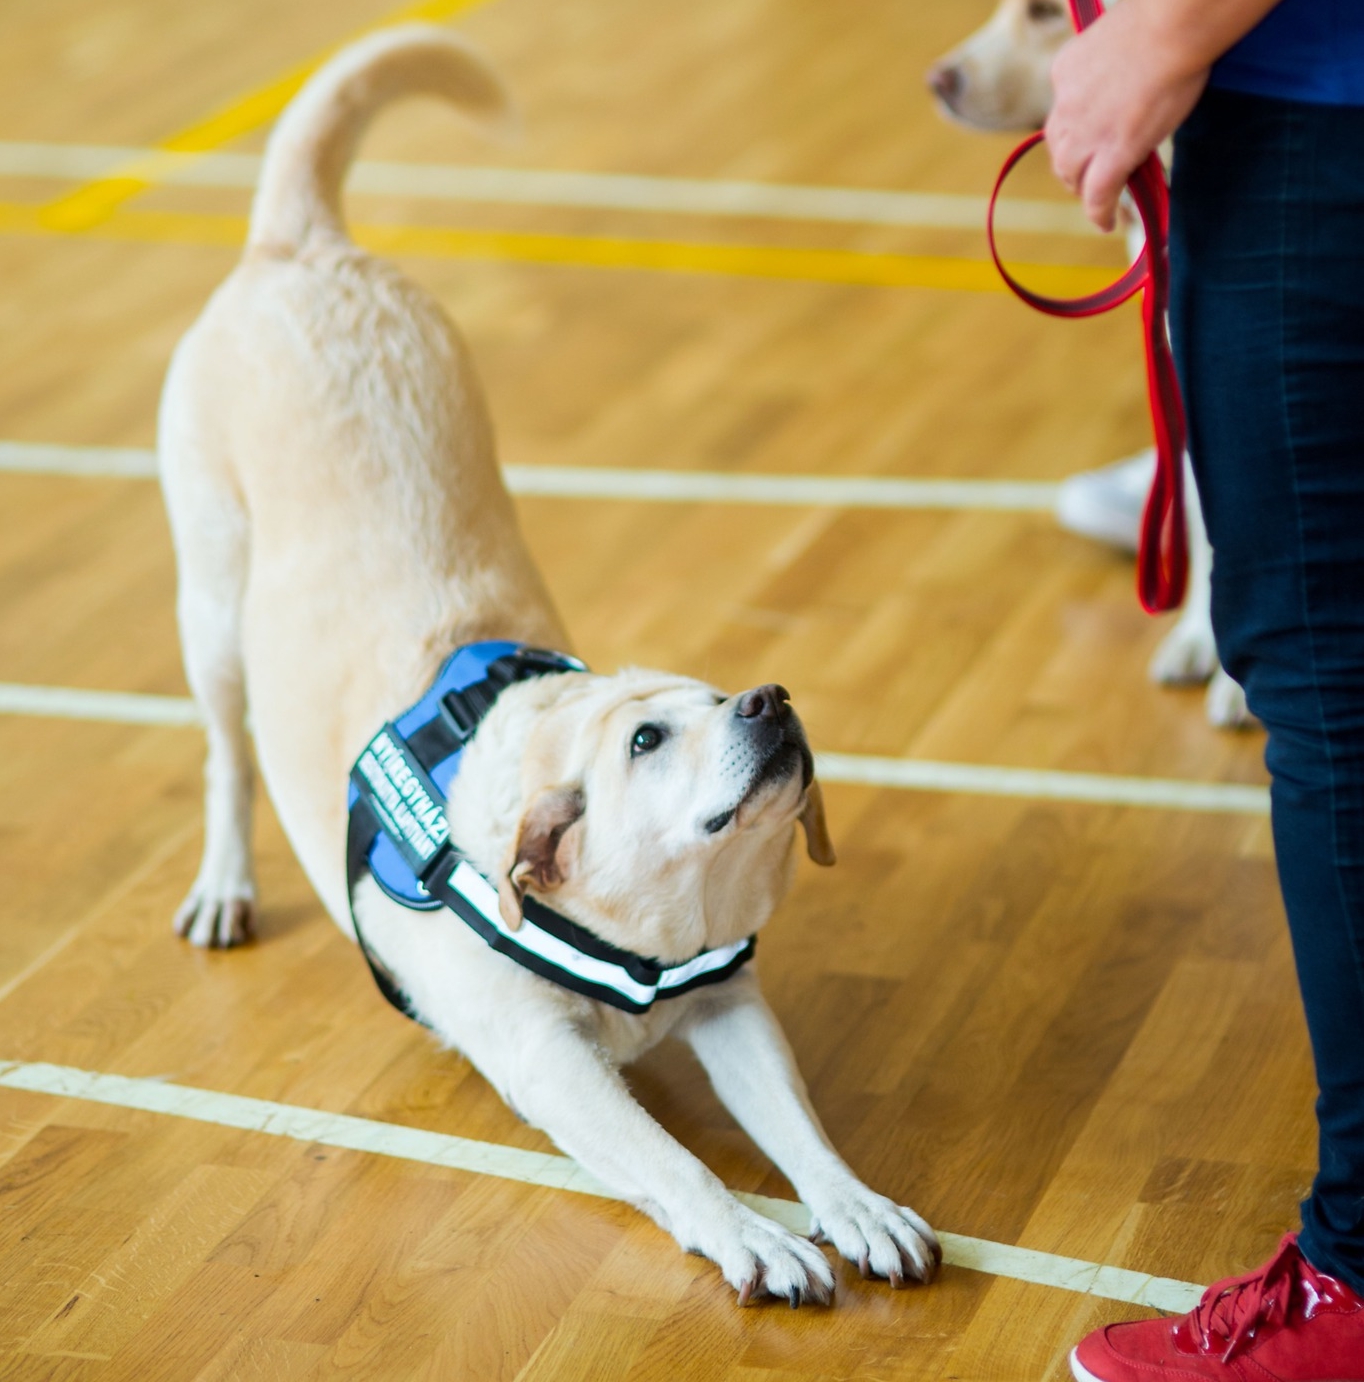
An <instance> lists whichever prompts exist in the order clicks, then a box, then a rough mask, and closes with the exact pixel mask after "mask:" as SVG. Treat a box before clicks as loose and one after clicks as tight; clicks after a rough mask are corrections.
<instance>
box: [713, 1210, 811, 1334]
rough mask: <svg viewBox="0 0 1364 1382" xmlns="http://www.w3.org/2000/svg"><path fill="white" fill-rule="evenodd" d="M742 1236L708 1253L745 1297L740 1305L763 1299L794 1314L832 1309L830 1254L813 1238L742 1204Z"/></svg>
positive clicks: (736, 1236) (740, 1226) (739, 1230)
mask: <svg viewBox="0 0 1364 1382" xmlns="http://www.w3.org/2000/svg"><path fill="white" fill-rule="evenodd" d="M735 1207H736V1208H737V1209H738V1210H739V1222H738V1225H737V1230H738V1231H737V1233H736V1234H735V1235H734V1236H733V1238H732V1240H731V1241H730V1242H728V1243H726V1244H725V1245H724V1246H723V1247H721V1248H720V1249H719V1250H718V1251H716V1252H713V1253H707V1256H710V1257H713V1258H714V1260H715V1261H716V1262H717V1263H718V1264H719V1267H720V1270H721V1271H722V1272H723V1273H724V1274H725V1280H726V1281H728V1282H729V1284H730V1285H731V1286H733V1287H734V1289H735V1290H736V1291H738V1293H739V1304H740V1305H747V1304H748V1303H749V1301H750V1300H753V1299H755V1298H757V1297H760V1296H764V1295H766V1296H773V1297H775V1298H776V1299H778V1300H784V1301H786V1302H788V1304H789V1305H790V1306H791V1309H792V1310H795V1309H796V1308H797V1307H798V1306H800V1305H805V1304H809V1303H811V1302H813V1303H814V1304H816V1305H832V1304H833V1299H834V1274H833V1272H832V1270H831V1269H830V1267H829V1263H828V1261H827V1259H826V1258H825V1256H824V1254H823V1253H822V1252H820V1250H819V1249H818V1248H817V1247H815V1245H814V1244H813V1243H811V1242H809V1241H808V1240H807V1239H804V1238H798V1237H796V1235H795V1234H794V1233H791V1232H789V1231H788V1230H786V1229H784V1228H782V1226H781V1225H780V1224H775V1223H773V1222H772V1220H771V1219H765V1218H764V1217H763V1216H762V1215H761V1214H757V1213H755V1212H754V1211H753V1210H751V1209H747V1208H745V1207H744V1206H742V1205H736V1206H735Z"/></svg>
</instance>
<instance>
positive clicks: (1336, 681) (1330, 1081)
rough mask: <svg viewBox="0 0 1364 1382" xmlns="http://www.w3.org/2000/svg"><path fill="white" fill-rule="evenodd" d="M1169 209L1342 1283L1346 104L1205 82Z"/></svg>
mask: <svg viewBox="0 0 1364 1382" xmlns="http://www.w3.org/2000/svg"><path fill="white" fill-rule="evenodd" d="M1173 208H1174V209H1173V216H1172V222H1173V223H1172V229H1171V260H1172V269H1173V293H1172V307H1171V327H1172V334H1173V338H1174V346H1175V354H1176V358H1177V360H1178V362H1179V368H1180V374H1181V378H1182V381H1183V387H1184V392H1185V395H1186V399H1187V402H1188V409H1189V421H1190V450H1191V452H1192V456H1193V461H1194V467H1195V470H1196V471H1197V475H1198V486H1199V492H1200V494H1201V496H1202V499H1203V506H1204V511H1205V514H1206V516H1207V523H1208V532H1209V535H1210V536H1211V539H1212V545H1213V551H1214V553H1215V558H1214V569H1213V625H1214V628H1215V630H1216V634H1217V642H1218V648H1219V651H1220V653H1221V657H1222V661H1223V663H1224V665H1225V666H1226V667H1227V670H1228V671H1229V672H1230V673H1231V674H1232V676H1233V677H1235V678H1236V679H1237V680H1238V681H1239V682H1240V683H1241V684H1242V686H1243V687H1244V688H1245V690H1246V693H1247V697H1248V700H1249V703H1250V708H1251V709H1252V710H1253V711H1254V713H1255V714H1256V715H1257V716H1258V717H1259V718H1260V720H1261V721H1262V722H1263V723H1264V725H1265V727H1266V729H1267V730H1268V731H1269V745H1268V749H1267V751H1266V762H1267V764H1268V766H1269V769H1270V772H1271V775H1272V778H1273V787H1272V800H1273V821H1274V841H1275V848H1276V853H1277V856H1278V866H1279V876H1280V881H1281V885H1282V888H1283V894H1284V902H1285V905H1286V908H1287V912H1288V920H1289V926H1290V929H1291V931H1292V936H1293V946H1294V952H1295V955H1296V957H1297V964H1298V975H1299V980H1300V982H1301V985H1302V993H1303V1001H1304V1004H1305V1007H1306V1011H1307V1022H1308V1028H1309V1030H1310V1032H1311V1038H1312V1047H1313V1052H1314V1055H1315V1057H1316V1065H1317V1080H1318V1085H1319V1088H1320V1091H1321V1093H1320V1098H1319V1101H1318V1105H1317V1113H1318V1119H1319V1122H1320V1170H1319V1173H1318V1176H1317V1179H1316V1182H1315V1184H1314V1186H1313V1189H1312V1193H1311V1196H1310V1197H1309V1198H1308V1199H1307V1200H1306V1201H1305V1202H1304V1204H1303V1206H1302V1210H1303V1228H1302V1233H1301V1235H1300V1238H1299V1244H1300V1247H1301V1249H1302V1252H1303V1254H1304V1256H1306V1258H1307V1259H1308V1261H1309V1262H1311V1263H1312V1264H1313V1265H1314V1266H1316V1267H1317V1268H1319V1269H1320V1270H1322V1271H1325V1272H1328V1273H1330V1274H1331V1275H1333V1276H1336V1277H1339V1278H1340V1279H1341V1280H1343V1281H1345V1282H1347V1283H1348V1284H1349V1285H1351V1286H1353V1287H1354V1288H1355V1289H1356V1290H1358V1291H1361V1292H1364V108H1358V107H1353V108H1350V107H1346V108H1341V107H1331V106H1313V105H1306V104H1298V103H1292V102H1284V101H1274V100H1267V99H1264V98H1260V97H1253V96H1243V95H1239V94H1236V93H1231V92H1220V91H1212V92H1209V93H1208V94H1207V95H1206V96H1205V97H1204V99H1203V101H1202V103H1201V104H1200V106H1199V107H1198V108H1197V109H1196V110H1195V112H1194V114H1193V115H1192V117H1191V118H1190V119H1189V121H1188V122H1187V124H1186V125H1185V126H1184V127H1183V129H1181V130H1180V132H1179V135H1178V136H1177V138H1176V142H1175V161H1174V175H1173ZM1242 1097H1244V1098H1247V1099H1253V1098H1254V1091H1253V1090H1246V1091H1244V1094H1243V1096H1242Z"/></svg>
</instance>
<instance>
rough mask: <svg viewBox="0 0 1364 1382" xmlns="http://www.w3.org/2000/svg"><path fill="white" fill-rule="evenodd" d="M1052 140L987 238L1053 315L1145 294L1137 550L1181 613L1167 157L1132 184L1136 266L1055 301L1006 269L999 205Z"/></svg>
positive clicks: (1152, 606) (1094, 0)
mask: <svg viewBox="0 0 1364 1382" xmlns="http://www.w3.org/2000/svg"><path fill="white" fill-rule="evenodd" d="M1101 14H1103V3H1102V0H1070V16H1071V19H1072V21H1073V22H1074V24H1075V29H1076V32H1077V33H1078V32H1080V31H1081V30H1083V29H1086V28H1088V27H1089V25H1091V24H1092V23H1093V22H1094V21H1095V20H1096V19H1098V18H1099V16H1100V15H1101ZM1045 138H1046V136H1045V135H1044V134H1043V133H1042V132H1041V131H1040V130H1039V131H1038V132H1037V133H1036V134H1030V135H1029V136H1028V137H1027V138H1026V139H1025V140H1024V141H1023V142H1022V143H1021V144H1020V145H1019V146H1018V147H1017V148H1016V149H1015V150H1014V151H1013V152H1012V153H1011V154H1010V155H1009V157H1008V158H1007V159H1006V160H1005V162H1004V166H1003V167H1002V168H1001V169H1000V170H999V176H998V178H996V179H995V186H994V190H993V191H992V192H991V193H990V205H989V210H988V211H987V213H986V218H985V234H986V237H987V238H988V240H989V242H990V257H991V258H992V259H993V260H994V261H995V267H996V268H997V269H998V270H999V273H1000V277H1001V278H1003V280H1004V282H1005V284H1006V285H1007V286H1008V288H1009V290H1010V291H1011V292H1012V293H1013V294H1014V296H1015V297H1018V298H1020V299H1022V301H1024V302H1026V303H1027V304H1028V306H1029V307H1033V308H1036V309H1037V311H1039V312H1045V313H1046V314H1047V315H1048V316H1052V317H1067V318H1079V317H1093V316H1097V315H1098V314H1099V313H1102V312H1110V311H1112V310H1113V308H1115V307H1118V306H1120V305H1121V304H1122V303H1124V302H1126V301H1127V300H1128V298H1130V297H1133V296H1134V295H1135V294H1136V293H1138V292H1140V293H1141V295H1142V299H1141V317H1142V327H1143V336H1144V340H1145V346H1146V395H1147V400H1148V402H1149V404H1150V409H1151V423H1152V427H1153V429H1154V432H1155V441H1156V473H1155V479H1154V480H1153V481H1152V484H1151V492H1150V494H1149V496H1148V497H1147V500H1146V507H1145V509H1144V511H1143V513H1142V520H1141V543H1140V546H1139V548H1138V551H1137V596H1138V598H1139V599H1140V600H1141V604H1142V608H1143V609H1145V610H1146V611H1147V613H1148V614H1160V613H1163V612H1164V611H1166V610H1171V609H1177V608H1178V607H1179V605H1180V604H1181V603H1182V602H1183V600H1184V588H1185V584H1186V582H1187V580H1188V570H1189V536H1188V528H1187V526H1186V520H1185V515H1184V446H1185V437H1186V428H1185V419H1184V401H1183V398H1182V396H1181V394H1180V391H1179V377H1178V375H1177V374H1176V373H1175V362H1174V355H1173V353H1172V352H1171V349H1170V335H1169V330H1168V328H1167V326H1166V312H1167V310H1168V308H1169V300H1170V261H1169V230H1170V193H1169V189H1168V187H1167V186H1166V183H1165V169H1164V168H1163V167H1162V166H1161V162H1160V158H1159V156H1158V155H1157V154H1155V153H1150V154H1148V155H1147V157H1146V161H1145V162H1144V163H1143V164H1142V165H1141V166H1140V167H1139V168H1137V169H1136V171H1135V172H1134V173H1133V174H1132V176H1131V177H1130V178H1129V179H1128V180H1127V190H1128V192H1129V193H1130V194H1131V197H1132V200H1133V202H1134V203H1135V204H1136V207H1137V213H1138V214H1139V215H1140V217H1141V223H1142V228H1143V229H1144V230H1145V232H1146V244H1145V246H1144V247H1143V249H1142V252H1141V253H1140V254H1139V255H1138V256H1137V258H1136V261H1135V263H1133V264H1132V265H1131V267H1130V268H1128V270H1127V271H1126V272H1125V273H1124V274H1123V275H1122V276H1121V277H1120V278H1118V279H1116V280H1115V281H1114V282H1112V283H1110V284H1109V285H1108V287H1106V288H1101V289H1100V290H1099V291H1098V292H1097V293H1090V294H1088V295H1086V296H1084V297H1078V298H1053V297H1047V296H1046V295H1045V294H1042V293H1038V292H1034V291H1033V290H1032V289H1031V288H1028V287H1026V286H1025V285H1024V284H1022V283H1020V282H1019V281H1018V280H1017V279H1016V278H1014V276H1013V275H1012V274H1011V273H1010V272H1009V270H1008V269H1007V268H1005V266H1004V261H1003V260H1002V259H1001V257H1000V253H999V248H998V246H997V245H996V243H995V206H996V203H997V202H998V201H999V194H1000V191H1001V189H1002V188H1003V186H1004V183H1005V181H1006V180H1007V179H1008V176H1009V174H1010V173H1012V172H1013V170H1014V169H1015V168H1016V167H1017V166H1018V164H1019V163H1020V162H1021V161H1022V159H1023V158H1024V156H1025V155H1027V154H1028V153H1030V152H1031V151H1032V150H1033V149H1035V148H1036V147H1037V146H1038V144H1040V143H1042V141H1043V140H1044V139H1045Z"/></svg>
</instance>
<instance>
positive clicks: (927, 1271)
mask: <svg viewBox="0 0 1364 1382" xmlns="http://www.w3.org/2000/svg"><path fill="white" fill-rule="evenodd" d="M810 1209H811V1212H812V1213H813V1214H814V1216H815V1222H814V1226H813V1229H812V1231H811V1234H810V1237H811V1238H812V1239H813V1240H814V1241H815V1242H817V1243H819V1242H824V1243H832V1244H833V1245H834V1247H836V1248H837V1249H838V1251H839V1252H840V1253H842V1255H843V1256H844V1257H846V1258H847V1259H848V1261H849V1262H856V1263H857V1268H858V1270H859V1271H860V1272H861V1273H862V1275H863V1276H864V1277H872V1276H878V1277H882V1278H884V1279H885V1280H886V1281H889V1282H890V1284H891V1285H892V1286H893V1287H895V1289H896V1290H899V1289H900V1287H902V1286H903V1285H904V1284H905V1282H906V1281H907V1280H910V1281H931V1280H932V1279H933V1277H934V1275H935V1274H936V1273H937V1270H938V1267H939V1266H940V1265H941V1263H942V1248H941V1247H940V1246H939V1244H938V1238H937V1235H936V1234H935V1233H934V1232H933V1230H932V1229H931V1228H929V1226H928V1225H927V1224H926V1223H925V1222H924V1221H923V1219H922V1218H920V1217H919V1215H917V1214H916V1213H915V1212H914V1211H913V1210H912V1209H906V1208H905V1207H904V1205H898V1204H896V1203H895V1201H894V1200H888V1199H887V1198H886V1197H885V1196H884V1195H878V1194H877V1193H876V1192H875V1191H874V1190H869V1189H868V1188H867V1187H866V1186H865V1185H861V1184H856V1183H854V1184H853V1185H850V1186H847V1187H844V1188H841V1189H839V1190H837V1191H834V1192H832V1193H830V1194H828V1195H823V1196H820V1202H819V1204H818V1205H817V1206H816V1205H814V1204H811V1206H810Z"/></svg>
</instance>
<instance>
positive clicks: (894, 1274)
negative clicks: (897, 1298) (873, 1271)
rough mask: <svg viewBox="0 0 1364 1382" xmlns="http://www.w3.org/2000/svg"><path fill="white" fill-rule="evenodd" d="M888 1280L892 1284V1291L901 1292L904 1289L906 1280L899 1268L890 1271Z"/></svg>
mask: <svg viewBox="0 0 1364 1382" xmlns="http://www.w3.org/2000/svg"><path fill="white" fill-rule="evenodd" d="M887 1280H888V1281H889V1282H890V1289H891V1290H892V1291H901V1290H903V1289H904V1285H905V1278H904V1275H903V1273H902V1272H901V1271H900V1269H899V1268H898V1267H892V1268H891V1269H890V1272H889V1274H888V1276H887Z"/></svg>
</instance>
